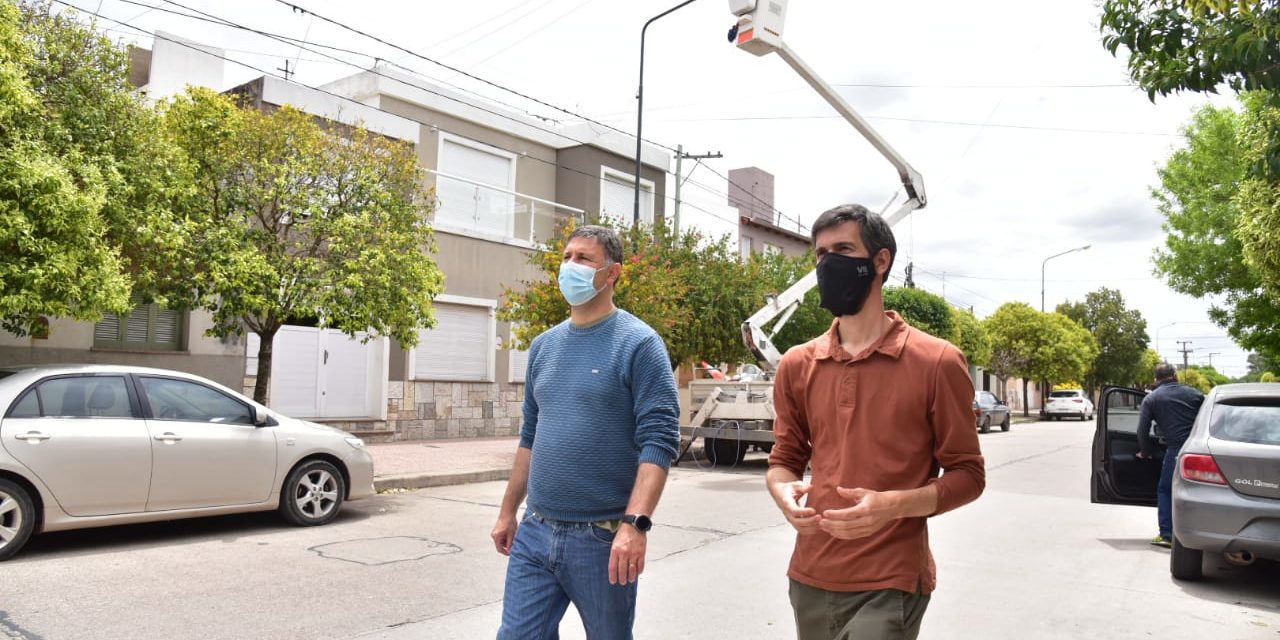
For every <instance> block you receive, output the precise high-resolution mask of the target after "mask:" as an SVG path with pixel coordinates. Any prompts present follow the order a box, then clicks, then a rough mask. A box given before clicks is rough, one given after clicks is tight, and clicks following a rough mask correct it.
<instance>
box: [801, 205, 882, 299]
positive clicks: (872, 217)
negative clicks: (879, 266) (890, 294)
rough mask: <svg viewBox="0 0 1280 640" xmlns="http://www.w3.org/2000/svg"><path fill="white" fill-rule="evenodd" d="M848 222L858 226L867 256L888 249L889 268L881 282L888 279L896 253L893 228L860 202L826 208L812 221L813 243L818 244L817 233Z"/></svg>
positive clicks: (811, 233)
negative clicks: (855, 223)
mask: <svg viewBox="0 0 1280 640" xmlns="http://www.w3.org/2000/svg"><path fill="white" fill-rule="evenodd" d="M849 222H857V223H858V224H859V225H860V226H859V229H860V235H861V236H862V244H864V245H866V246H867V253H868V257H870V258H875V257H876V254H877V253H880V250H881V249H888V250H889V268H888V269H886V270H885V272H884V277H883V278H881V280H880V281H881V282H888V281H889V272H890V271H893V260H894V258H896V257H897V255H898V241H897V240H896V239H894V237H893V229H890V228H889V223H887V222H885V221H884V218H881V217H880V215H879V214H876V213H871V212H870V211H867V208H866V207H864V206H862V205H860V204H842V205H840V206H838V207H836V208H834V209H827V210H826V211H824V212H822V215H820V216H818V219H817V220H815V221H814V222H813V230H812V231H811V232H810V235H811V237H812V239H813V243H814V244H815V245H816V244H818V234H819V233H822V232H823V231H826V230H827V229H830V228H832V227H836V226H839V225H842V224H845V223H849Z"/></svg>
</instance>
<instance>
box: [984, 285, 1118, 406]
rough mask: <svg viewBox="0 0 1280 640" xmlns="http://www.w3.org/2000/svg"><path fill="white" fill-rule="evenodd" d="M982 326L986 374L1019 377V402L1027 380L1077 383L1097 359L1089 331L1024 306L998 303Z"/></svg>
mask: <svg viewBox="0 0 1280 640" xmlns="http://www.w3.org/2000/svg"><path fill="white" fill-rule="evenodd" d="M984 326H985V328H986V330H987V334H988V335H989V336H990V339H991V362H990V368H991V370H992V371H994V372H995V373H996V374H997V375H999V376H1001V377H1005V378H1008V377H1016V378H1022V379H1023V397H1024V398H1025V397H1026V388H1027V383H1028V381H1030V380H1044V381H1046V382H1048V383H1049V384H1051V385H1052V384H1053V383H1057V382H1064V381H1068V380H1081V379H1083V378H1084V376H1085V374H1086V373H1087V372H1088V370H1089V367H1090V366H1092V364H1093V361H1094V359H1096V358H1097V356H1098V350H1099V349H1098V342H1097V340H1096V339H1095V338H1094V337H1093V334H1091V333H1089V330H1088V329H1085V328H1084V327H1082V326H1080V324H1079V323H1077V322H1076V321H1074V320H1072V319H1070V318H1068V317H1066V316H1064V315H1062V314H1060V313H1043V312H1040V311H1036V310H1035V309H1033V308H1031V305H1028V304H1026V303H1025V302H1007V303H1005V304H1003V305H1001V306H1000V308H999V309H996V312H995V313H993V314H992V315H991V317H989V318H987V319H986V321H985V322H984ZM1026 410H1027V407H1026V405H1024V408H1023V411H1024V413H1025V412H1026Z"/></svg>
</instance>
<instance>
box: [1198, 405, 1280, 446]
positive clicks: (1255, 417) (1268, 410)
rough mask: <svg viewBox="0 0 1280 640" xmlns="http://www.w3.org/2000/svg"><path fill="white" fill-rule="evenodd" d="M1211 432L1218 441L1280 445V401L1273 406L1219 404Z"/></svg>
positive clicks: (1214, 413)
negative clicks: (1219, 439)
mask: <svg viewBox="0 0 1280 640" xmlns="http://www.w3.org/2000/svg"><path fill="white" fill-rule="evenodd" d="M1209 432H1210V433H1212V434H1213V436H1214V437H1215V438H1221V439H1223V440H1234V441H1236V442H1252V443H1254V444H1273V445H1280V402H1277V403H1275V404H1271V405H1263V406H1258V405H1232V404H1219V405H1218V406H1217V407H1214V410H1213V422H1212V423H1211V424H1210V429H1209Z"/></svg>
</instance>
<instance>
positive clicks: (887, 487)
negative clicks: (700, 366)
mask: <svg viewBox="0 0 1280 640" xmlns="http://www.w3.org/2000/svg"><path fill="white" fill-rule="evenodd" d="M812 236H813V243H814V248H815V250H816V251H817V256H818V268H817V271H818V274H817V275H818V290H819V294H820V296H821V301H822V306H823V307H825V308H826V309H828V310H829V311H831V313H832V314H833V315H835V316H836V319H835V321H833V322H832V325H831V329H830V331H828V332H827V333H826V334H825V335H823V336H821V337H819V338H817V339H815V340H813V341H811V342H809V343H807V344H804V345H800V346H797V347H794V348H792V349H791V350H789V351H788V352H787V354H786V355H785V356H784V357H783V358H782V362H781V363H780V365H779V367H778V371H777V375H776V378H775V381H774V408H775V410H776V412H777V418H776V420H775V422H774V432H775V436H776V443H775V444H774V447H773V452H772V454H771V455H770V457H769V472H768V475H767V482H768V486H769V491H770V493H771V495H772V496H773V498H774V501H775V502H776V503H777V505H778V507H779V509H781V510H782V512H783V514H784V516H785V517H786V519H787V521H788V522H789V523H790V524H791V525H792V526H793V527H794V528H795V529H796V532H797V536H796V542H795V549H794V551H793V553H792V556H791V566H790V568H789V570H788V576H789V577H790V598H791V604H792V608H793V610H794V613H795V621H796V633H797V636H798V637H799V638H800V640H819V639H821V640H832V639H836V638H839V639H845V640H847V639H852V638H868V639H911V638H915V637H917V635H918V634H919V631H920V623H921V620H922V619H923V616H924V612H925V609H926V608H927V606H928V604H929V596H930V594H931V593H932V592H933V590H934V587H935V585H936V579H935V569H934V563H933V557H932V554H931V553H930V552H929V545H928V530H927V526H926V524H925V521H926V518H928V517H929V516H933V515H938V514H940V513H944V512H946V511H949V510H951V509H955V508H956V507H959V506H961V505H963V504H966V503H968V502H971V501H973V500H975V499H976V498H977V497H978V496H979V495H980V494H981V493H982V490H983V488H984V486H985V483H986V475H985V470H984V466H983V459H982V453H981V451H980V450H979V446H978V435H977V432H976V428H975V426H974V420H973V407H972V404H973V397H974V390H973V381H972V379H971V378H970V377H969V370H968V365H967V364H966V363H965V359H964V356H963V355H962V354H961V353H960V351H959V350H958V349H956V348H955V347H954V346H952V345H951V344H950V343H948V342H946V341H945V340H941V339H939V338H935V337H933V336H930V335H928V334H926V333H924V332H922V331H919V330H917V329H914V328H912V327H910V326H909V325H907V324H906V322H904V321H903V319H902V317H901V316H899V315H898V314H897V313H894V312H892V311H889V312H886V311H885V310H884V300H883V294H882V287H883V285H884V282H885V281H886V280H887V279H888V277H889V271H890V269H891V268H892V267H893V260H894V257H895V254H896V253H897V244H896V242H895V240H894V237H893V232H892V231H891V230H890V228H889V225H888V224H887V223H886V222H885V221H884V220H883V219H882V218H881V217H880V216H878V215H876V214H874V213H870V212H868V211H867V210H866V209H865V208H864V207H862V206H859V205H844V206H840V207H836V208H835V209H831V210H830V211H827V212H825V213H823V214H822V215H821V216H819V217H818V219H817V221H815V222H814V225H813V231H812ZM806 466H810V467H811V468H812V479H811V481H809V482H806V481H805V480H804V479H803V478H804V472H805V468H806ZM939 469H941V470H943V474H942V476H941V477H940V478H939V477H938V470H939Z"/></svg>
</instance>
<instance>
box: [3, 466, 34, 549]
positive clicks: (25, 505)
mask: <svg viewBox="0 0 1280 640" xmlns="http://www.w3.org/2000/svg"><path fill="white" fill-rule="evenodd" d="M35 527H36V507H35V503H33V502H32V501H31V496H30V495H28V494H27V490H26V489H23V488H22V487H21V486H19V485H18V484H17V483H15V482H12V481H9V480H3V479H0V560H7V559H9V558H10V557H12V556H13V554H15V553H17V552H18V551H19V550H20V549H22V547H23V545H25V544H27V540H29V539H30V538H31V532H32V531H34V530H35Z"/></svg>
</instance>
